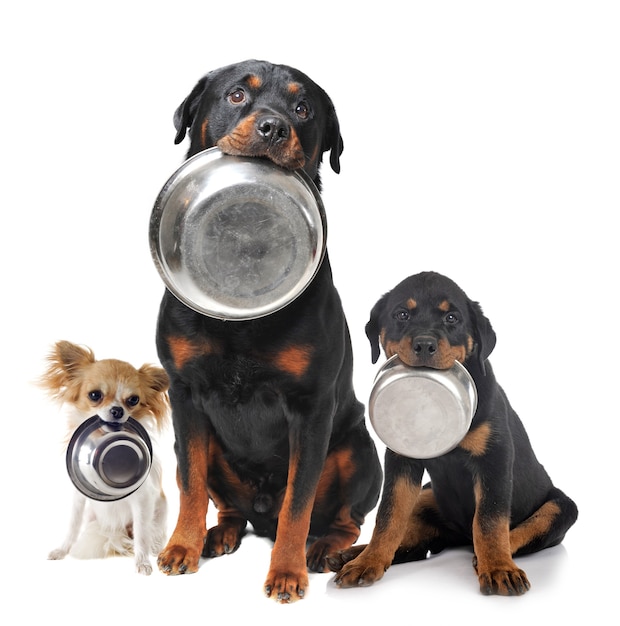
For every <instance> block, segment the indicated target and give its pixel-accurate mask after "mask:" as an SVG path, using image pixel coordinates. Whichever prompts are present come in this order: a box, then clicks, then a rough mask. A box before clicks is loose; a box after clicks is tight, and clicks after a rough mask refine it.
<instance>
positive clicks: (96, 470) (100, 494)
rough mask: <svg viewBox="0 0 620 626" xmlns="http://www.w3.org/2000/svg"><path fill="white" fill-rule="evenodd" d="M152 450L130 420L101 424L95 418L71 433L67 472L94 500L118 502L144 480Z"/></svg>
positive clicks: (147, 473) (141, 431)
mask: <svg viewBox="0 0 620 626" xmlns="http://www.w3.org/2000/svg"><path fill="white" fill-rule="evenodd" d="M152 460H153V448H152V445H151V440H150V438H149V436H148V433H147V432H146V430H145V429H144V427H143V426H142V425H141V424H140V422H138V421H137V420H135V419H133V418H131V417H130V418H129V419H128V420H127V421H125V422H123V423H114V422H105V421H104V420H102V419H101V418H100V417H99V416H97V415H95V416H94V417H91V418H89V419H87V420H86V421H85V422H83V423H82V424H80V426H79V427H78V428H77V429H76V430H75V432H74V433H73V436H72V437H71V441H70V442H69V446H68V447H67V471H68V472H69V476H70V478H71V480H72V481H73V484H74V485H75V486H76V487H77V489H78V490H79V491H80V492H81V493H83V494H84V495H85V496H88V497H89V498H92V499H94V500H101V501H112V500H120V499H121V498H125V497H126V496H128V495H130V494H131V493H133V492H134V491H136V490H137V489H138V487H140V485H141V484H142V483H143V482H144V481H145V480H146V478H147V476H148V475H149V472H150V470H151V463H152Z"/></svg>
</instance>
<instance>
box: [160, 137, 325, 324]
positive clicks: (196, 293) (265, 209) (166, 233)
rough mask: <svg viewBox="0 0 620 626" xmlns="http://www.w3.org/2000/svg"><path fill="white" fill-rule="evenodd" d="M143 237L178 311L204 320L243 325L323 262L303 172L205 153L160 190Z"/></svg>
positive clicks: (282, 301)
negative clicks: (176, 301)
mask: <svg viewBox="0 0 620 626" xmlns="http://www.w3.org/2000/svg"><path fill="white" fill-rule="evenodd" d="M149 234H150V246H151V253H152V256H153V260H154V262H155V265H156V267H157V269H158V271H159V274H160V276H161V278H162V279H163V281H164V283H165V284H166V286H167V287H168V289H169V290H170V291H171V292H172V293H173V294H174V295H175V296H176V297H177V298H178V299H179V300H180V301H181V302H183V303H184V304H186V305H187V306H189V307H191V308H192V309H194V310H195V311H198V312H199V313H202V314H204V315H208V316H210V317H215V318H219V319H226V320H245V319H253V318H257V317H262V316H264V315H268V314H270V313H273V312H275V311H277V310H279V309H281V308H282V307H284V306H286V305H287V304H289V303H290V302H291V301H292V300H294V299H295V298H296V297H297V296H299V295H300V294H301V293H302V292H303V291H304V289H305V288H306V287H307V285H308V284H309V283H310V281H311V280H312V279H313V277H314V276H315V274H316V272H317V270H318V268H319V266H320V264H321V261H322V259H323V256H324V252H325V244H326V237H327V229H326V221H325V212H324V207H323V204H322V201H321V198H320V196H319V193H318V191H317V189H316V187H315V185H314V183H313V182H312V180H310V178H309V177H308V176H307V175H306V174H305V173H304V172H303V171H290V170H285V169H283V168H281V167H278V166H276V165H274V164H273V163H271V161H268V160H266V159H262V158H251V157H238V156H229V155H225V154H223V153H222V152H221V151H220V150H219V149H218V148H210V149H209V150H205V151H203V152H201V153H199V154H197V155H195V156H193V157H192V158H190V159H188V160H187V161H186V162H185V163H184V164H183V165H182V166H181V167H180V168H179V169H178V170H177V171H176V172H175V173H174V174H173V175H172V176H171V177H170V179H169V180H168V181H167V182H166V184H165V185H164V187H163V188H162V190H161V192H160V193H159V195H158V197H157V200H156V201H155V205H154V207H153V211H152V214H151V221H150V233H149Z"/></svg>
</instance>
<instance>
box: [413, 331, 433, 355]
mask: <svg viewBox="0 0 620 626" xmlns="http://www.w3.org/2000/svg"><path fill="white" fill-rule="evenodd" d="M413 351H414V352H415V353H416V355H417V356H418V357H420V358H424V357H429V356H433V355H434V354H435V352H437V340H436V339H435V338H434V337H431V336H430V335H419V336H418V337H414V339H413Z"/></svg>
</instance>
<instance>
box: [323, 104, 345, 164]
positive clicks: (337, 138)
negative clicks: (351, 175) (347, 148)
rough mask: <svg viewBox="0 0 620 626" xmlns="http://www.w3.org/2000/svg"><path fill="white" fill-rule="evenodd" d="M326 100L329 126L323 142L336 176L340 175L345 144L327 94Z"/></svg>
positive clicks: (334, 110)
mask: <svg viewBox="0 0 620 626" xmlns="http://www.w3.org/2000/svg"><path fill="white" fill-rule="evenodd" d="M323 93H325V92H323ZM325 98H326V99H327V125H326V129H325V138H324V140H323V152H326V151H327V150H329V151H330V153H329V164H330V165H331V168H332V169H333V170H334V172H336V174H340V155H341V154H342V151H343V150H344V142H343V141H342V136H341V135H340V122H339V121H338V116H337V115H336V109H335V108H334V104H333V102H332V101H331V98H330V97H329V96H328V95H327V94H325Z"/></svg>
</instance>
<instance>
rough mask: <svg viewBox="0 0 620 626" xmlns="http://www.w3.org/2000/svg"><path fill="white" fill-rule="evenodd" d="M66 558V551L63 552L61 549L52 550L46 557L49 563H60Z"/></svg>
mask: <svg viewBox="0 0 620 626" xmlns="http://www.w3.org/2000/svg"><path fill="white" fill-rule="evenodd" d="M66 556H67V550H64V549H63V548H56V550H52V551H51V552H50V553H49V554H48V555H47V558H48V559H49V560H50V561H60V560H62V559H64V558H65V557H66Z"/></svg>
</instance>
